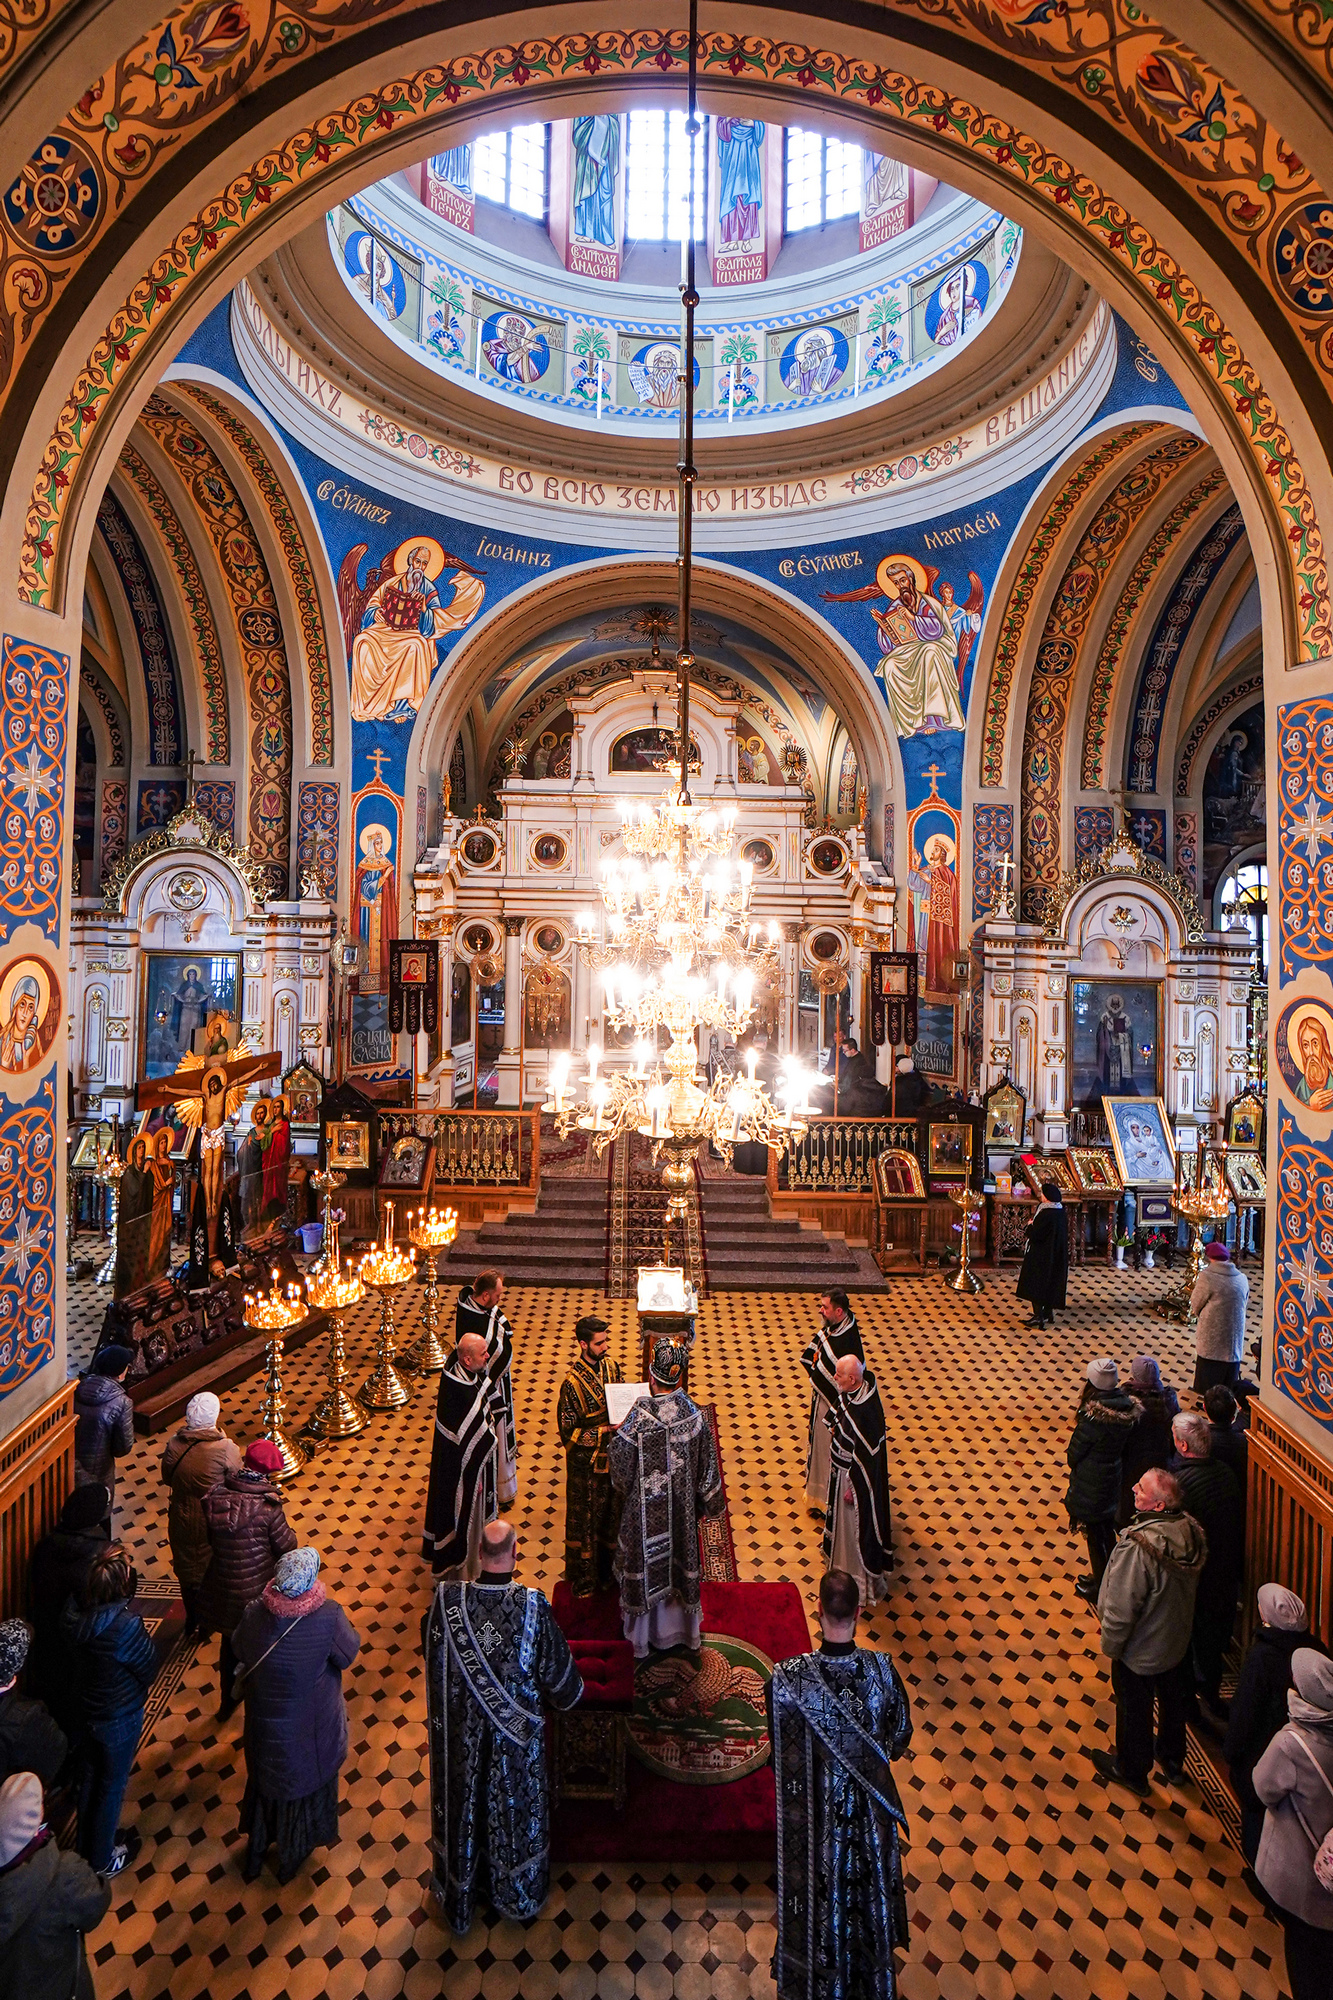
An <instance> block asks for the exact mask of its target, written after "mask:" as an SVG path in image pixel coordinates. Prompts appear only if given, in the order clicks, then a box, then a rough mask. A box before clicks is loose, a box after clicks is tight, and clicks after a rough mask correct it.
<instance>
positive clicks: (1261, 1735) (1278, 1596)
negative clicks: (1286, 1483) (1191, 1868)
mask: <svg viewBox="0 0 1333 2000" xmlns="http://www.w3.org/2000/svg"><path fill="white" fill-rule="evenodd" d="M1258 1602H1259V1627H1258V1630H1257V1631H1256V1632H1255V1635H1254V1637H1253V1639H1252V1640H1251V1641H1250V1650H1249V1651H1248V1653H1246V1655H1245V1659H1244V1662H1243V1663H1242V1666H1241V1670H1240V1679H1239V1681H1238V1682H1237V1684H1236V1692H1235V1694H1234V1695H1232V1697H1231V1715H1230V1718H1229V1720H1228V1722H1227V1736H1226V1742H1225V1743H1224V1744H1223V1746H1222V1755H1223V1756H1224V1757H1225V1758H1226V1760H1227V1765H1228V1767H1229V1769H1230V1773H1231V1789H1232V1791H1233V1792H1234V1793H1235V1794H1236V1797H1237V1798H1238V1799H1239V1800H1240V1838H1241V1846H1242V1847H1243V1848H1244V1850H1245V1858H1246V1860H1247V1861H1248V1862H1249V1863H1250V1865H1251V1867H1253V1865H1254V1859H1255V1856H1256V1855H1257V1854H1258V1852H1259V1836H1260V1834H1261V1833H1262V1832H1263V1830H1264V1806H1263V1801H1262V1799H1261V1798H1260V1797H1259V1794H1258V1793H1257V1792H1256V1791H1255V1789H1254V1767H1255V1765H1256V1764H1257V1763H1258V1762H1259V1759H1260V1758H1261V1757H1262V1756H1263V1754H1264V1751H1265V1750H1266V1749H1267V1748H1268V1746H1269V1744H1270V1743H1271V1742H1272V1740H1273V1738H1274V1737H1275V1736H1276V1735H1277V1733H1278V1731H1279V1729H1281V1727H1282V1725H1283V1723H1284V1722H1285V1721H1286V1720H1287V1696H1288V1694H1289V1693H1290V1692H1291V1690H1292V1688H1294V1687H1295V1685H1296V1683H1295V1681H1294V1680H1293V1679H1292V1677H1291V1663H1292V1660H1293V1658H1294V1657H1295V1655H1296V1653H1297V1652H1298V1650H1299V1649H1300V1648H1301V1647H1302V1646H1308V1647H1309V1648H1310V1650H1311V1651H1312V1652H1316V1653H1326V1652H1327V1651H1328V1648H1327V1647H1326V1646H1324V1645H1323V1644H1322V1643H1321V1642H1320V1641H1319V1640H1318V1639H1316V1638H1314V1637H1313V1636H1312V1635H1311V1632H1310V1619H1309V1615H1308V1613H1307V1612H1306V1609H1305V1605H1304V1603H1303V1601H1302V1600H1301V1599H1300V1598H1299V1597H1297V1595H1296V1593H1295V1591H1294V1590H1288V1589H1286V1587H1285V1586H1284V1585H1283V1584H1280V1583H1262V1584H1260V1586H1259V1599H1258Z"/></svg>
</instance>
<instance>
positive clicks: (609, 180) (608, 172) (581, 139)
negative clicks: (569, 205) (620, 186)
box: [573, 113, 620, 250]
mask: <svg viewBox="0 0 1333 2000" xmlns="http://www.w3.org/2000/svg"><path fill="white" fill-rule="evenodd" d="M573 139H574V191H573V201H574V234H575V236H578V237H581V238H582V240H583V241H584V242H585V243H600V244H601V245H602V246H603V248H604V249H607V250H614V249H615V247H616V175H617V173H618V172H619V171H620V120H619V118H618V117H616V116H615V115H614V114H613V113H612V114H603V115H600V116H598V117H595V118H576V119H575V120H574V133H573Z"/></svg>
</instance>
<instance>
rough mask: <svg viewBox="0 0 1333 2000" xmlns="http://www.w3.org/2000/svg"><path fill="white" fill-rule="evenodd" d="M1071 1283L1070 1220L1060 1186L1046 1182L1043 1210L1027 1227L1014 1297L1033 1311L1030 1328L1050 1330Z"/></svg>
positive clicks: (1041, 1207) (1043, 1193) (1043, 1187)
mask: <svg viewBox="0 0 1333 2000" xmlns="http://www.w3.org/2000/svg"><path fill="white" fill-rule="evenodd" d="M1068 1283H1069V1218H1068V1216H1067V1215H1066V1214H1065V1210H1064V1203H1063V1202H1062V1200H1061V1199H1060V1188H1059V1184H1058V1183H1057V1182H1055V1181H1043V1182H1042V1184H1041V1203H1040V1206H1039V1207H1038V1209H1037V1212H1036V1214H1035V1215H1034V1216H1033V1218H1032V1221H1031V1222H1030V1223H1029V1225H1028V1235H1027V1246H1026V1248H1025V1249H1024V1251H1023V1267H1022V1269H1021V1270H1020V1271H1019V1274H1018V1289H1017V1291H1016V1292H1015V1294H1014V1296H1015V1297H1016V1298H1020V1299H1026V1300H1027V1301H1028V1303H1029V1305H1030V1306H1031V1307H1032V1318H1031V1319H1030V1320H1029V1321H1028V1324H1029V1326H1034V1327H1044V1326H1049V1325H1050V1324H1051V1320H1052V1318H1053V1317H1054V1315H1055V1313H1056V1312H1057V1311H1059V1312H1063V1311H1064V1308H1065V1292H1066V1288H1067V1286H1068Z"/></svg>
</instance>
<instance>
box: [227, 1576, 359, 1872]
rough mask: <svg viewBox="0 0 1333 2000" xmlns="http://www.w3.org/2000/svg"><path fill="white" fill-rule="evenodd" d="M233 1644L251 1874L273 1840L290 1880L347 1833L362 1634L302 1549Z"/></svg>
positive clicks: (255, 1605) (280, 1867) (266, 1592)
mask: <svg viewBox="0 0 1333 2000" xmlns="http://www.w3.org/2000/svg"><path fill="white" fill-rule="evenodd" d="M231 1643H232V1651H233V1652H234V1653H235V1655H236V1658H237V1660H238V1661H239V1662H240V1666H241V1672H242V1676H243V1678H242V1692H243V1694H244V1696H245V1769H246V1784H245V1798H244V1800H243V1801H242V1804H241V1831H242V1832H243V1833H248V1834H249V1836H250V1846H249V1851H248V1853H247V1855H246V1860H245V1879H246V1881H247V1882H253V1881H254V1880H255V1878H256V1876H257V1875H258V1874H259V1871H260V1870H261V1868H262V1867H263V1865H264V1857H265V1855H266V1854H267V1852H268V1849H269V1846H270V1844H273V1845H276V1847H277V1850H278V1862H277V1872H278V1880H279V1882H290V1881H291V1879H292V1876H293V1875H295V1874H296V1872H297V1870H298V1869H299V1868H301V1867H302V1865H303V1864H304V1862H305V1860H306V1858H307V1856H308V1855H309V1854H310V1853H311V1851H312V1849H314V1848H316V1847H331V1846H333V1844H334V1843H335V1842H336V1841H337V1838H338V1777H339V1773H340V1771H341V1770H342V1766H343V1760H344V1758H345V1757H346V1755H347V1705H346V1703H345V1701H344V1700H343V1690H342V1676H343V1669H344V1668H345V1667H350V1666H351V1664H352V1661H353V1660H354V1659H355V1658H356V1656H357V1652H358V1650H359V1649H360V1645H361V1641H360V1639H359V1638H358V1637H357V1634H356V1631H355V1629H354V1627H353V1625H352V1624H351V1621H350V1620H349V1618H348V1616H347V1613H346V1612H345V1611H344V1610H343V1609H342V1607H341V1605H338V1604H335V1603H334V1602H333V1601H332V1599H331V1598H328V1597H326V1596H325V1594H324V1586H323V1584H322V1583H321V1582H320V1581H319V1554H318V1552H317V1551H316V1550H315V1549H294V1550H293V1551H292V1552H291V1553H290V1554H289V1555H285V1556H283V1557H282V1558H281V1559H280V1561H279V1563H278V1567H277V1569H276V1571H275V1572H274V1575H273V1580H272V1582H271V1583H268V1584H266V1585H265V1586H264V1590H263V1592H262V1594H261V1595H260V1596H259V1597H257V1598H256V1599H255V1601H254V1603H253V1604H251V1605H250V1606H249V1608H248V1609H247V1611H246V1613H245V1616H244V1617H243V1618H242V1620H241V1622H240V1624H239V1625H238V1626H237V1628H236V1630H235V1632H234V1633H233V1634H232V1642H231Z"/></svg>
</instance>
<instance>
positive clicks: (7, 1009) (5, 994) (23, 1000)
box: [0, 958, 60, 1076]
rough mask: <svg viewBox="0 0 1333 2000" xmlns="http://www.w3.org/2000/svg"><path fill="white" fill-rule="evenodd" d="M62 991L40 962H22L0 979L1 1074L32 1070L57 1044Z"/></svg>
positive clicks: (20, 960)
mask: <svg viewBox="0 0 1333 2000" xmlns="http://www.w3.org/2000/svg"><path fill="white" fill-rule="evenodd" d="M59 1020H60V988H59V985H58V984H57V982H56V981H55V979H54V978H53V977H52V975H51V971H50V968H49V967H48V966H46V965H44V964H43V963H42V961H41V959H39V958H21V959H19V961H18V963H17V964H16V965H11V966H10V968H9V970H8V971H7V972H6V973H5V975H4V977H3V978H2V979H0V1073H3V1074H5V1075H8V1076H20V1075H22V1073H23V1072H24V1071H25V1070H29V1069H33V1068H34V1067H35V1066H36V1065H37V1064H38V1063H39V1062H41V1060H42V1058H43V1057H44V1056H45V1054H46V1052H47V1050H48V1049H49V1048H50V1046H51V1044H52V1042H53V1041H54V1040H55V1032H56V1027H57V1025H58V1023H59Z"/></svg>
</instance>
